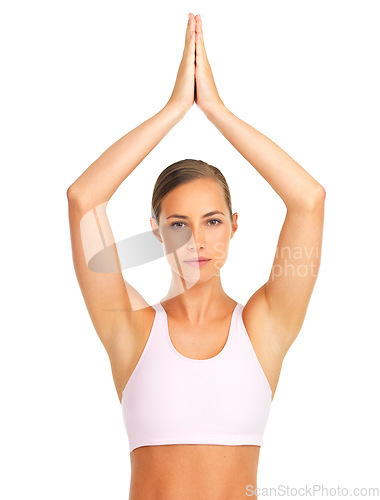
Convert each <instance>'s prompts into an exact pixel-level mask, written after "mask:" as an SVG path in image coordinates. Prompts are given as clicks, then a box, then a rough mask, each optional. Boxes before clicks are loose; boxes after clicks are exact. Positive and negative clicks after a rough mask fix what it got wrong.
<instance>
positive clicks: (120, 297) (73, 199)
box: [67, 15, 195, 365]
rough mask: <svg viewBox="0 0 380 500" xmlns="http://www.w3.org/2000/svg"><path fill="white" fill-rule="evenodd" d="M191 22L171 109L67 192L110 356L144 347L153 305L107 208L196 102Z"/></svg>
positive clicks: (79, 258)
mask: <svg viewBox="0 0 380 500" xmlns="http://www.w3.org/2000/svg"><path fill="white" fill-rule="evenodd" d="M190 17H191V18H190V19H189V21H188V25H187V29H186V36H185V47H184V51H183V57H182V60H181V63H180V66H179V70H178V73H177V78H176V82H175V85H174V89H173V92H172V95H171V97H170V99H169V101H168V102H167V104H166V105H165V107H164V108H163V109H161V110H160V111H159V112H158V113H157V114H156V115H154V116H152V117H151V118H149V119H148V120H147V121H145V122H144V123H142V124H141V125H139V126H138V127H136V128H135V129H133V130H131V131H130V132H129V133H127V134H126V135H125V136H123V137H122V138H121V139H119V140H118V141H117V142H115V143H114V144H113V145H112V146H110V147H109V148H108V149H107V150H106V151H105V152H104V153H103V154H102V155H101V156H100V157H99V158H98V159H97V160H96V161H95V162H94V163H93V164H92V165H90V166H89V167H88V168H87V169H86V170H85V171H84V172H83V174H82V175H81V176H80V177H79V178H78V179H77V180H76V181H75V182H74V183H73V184H72V185H71V186H70V187H69V189H68V190H67V198H68V205H69V222H70V235H71V245H72V252H73V261H74V269H75V273H76V276H77V279H78V283H79V286H80V289H81V292H82V295H83V298H84V301H85V303H86V307H87V309H88V312H89V314H90V317H91V320H92V323H93V325H94V327H95V330H96V332H97V334H98V336H99V338H100V340H101V342H102V343H103V345H104V347H105V348H106V350H107V352H108V354H109V355H111V353H116V354H115V355H116V356H117V357H120V356H121V354H118V353H121V352H122V351H124V349H123V346H126V351H128V352H130V353H132V352H133V351H134V349H133V346H136V345H138V340H137V337H136V332H137V331H138V330H140V331H141V329H140V325H141V326H142V327H143V326H144V322H145V319H144V318H145V317H146V314H145V312H143V311H146V308H148V307H149V304H147V302H146V301H145V300H144V299H143V297H142V296H141V295H140V294H139V293H138V292H137V291H136V290H135V289H134V288H133V287H132V286H131V285H130V284H129V283H127V282H126V281H125V280H124V278H123V275H122V272H121V267H120V262H119V258H118V254H117V249H116V244H115V241H114V237H113V234H112V230H111V227H110V224H109V221H108V218H107V214H106V208H107V204H108V201H109V200H110V198H111V197H112V195H113V194H114V193H115V191H116V190H117V188H118V187H119V186H120V184H121V183H122V182H123V181H124V180H125V179H126V178H127V177H128V176H129V174H130V173H131V172H133V170H134V169H135V168H136V167H137V166H138V165H139V164H140V163H141V161H142V160H143V159H144V158H145V157H146V156H147V155H148V154H149V153H150V152H151V151H152V149H154V147H155V146H156V145H157V144H158V143H159V142H160V141H161V139H162V138H163V137H164V136H165V135H166V134H167V133H168V132H169V131H170V130H171V128H172V127H173V126H174V125H176V124H177V123H178V122H179V121H180V120H181V119H182V118H183V117H184V115H185V114H186V112H187V111H188V110H189V109H190V108H191V106H192V105H193V103H194V86H195V37H194V33H193V34H192V33H191V32H194V30H195V20H194V16H193V15H192V16H190ZM99 252H102V254H101V257H102V259H103V261H102V264H105V266H102V269H101V270H102V271H104V270H107V271H108V272H96V271H94V270H93V269H90V267H91V266H90V267H89V265H88V264H89V262H90V259H91V258H92V257H94V256H95V255H97V254H99ZM97 257H98V255H97ZM95 269H96V268H95ZM138 311H142V312H141V314H139V313H138ZM123 363H124V360H123ZM123 363H120V364H123ZM116 364H117V363H116V362H115V365H116Z"/></svg>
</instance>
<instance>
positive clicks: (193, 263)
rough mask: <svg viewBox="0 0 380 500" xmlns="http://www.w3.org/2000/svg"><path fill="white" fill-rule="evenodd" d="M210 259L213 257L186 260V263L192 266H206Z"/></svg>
mask: <svg viewBox="0 0 380 500" xmlns="http://www.w3.org/2000/svg"><path fill="white" fill-rule="evenodd" d="M210 261H211V259H207V260H185V262H186V264H189V265H190V266H192V267H203V266H205V265H206V264H207V263H208V262H210Z"/></svg>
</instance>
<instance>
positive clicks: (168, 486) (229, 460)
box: [129, 444, 260, 500]
mask: <svg viewBox="0 0 380 500" xmlns="http://www.w3.org/2000/svg"><path fill="white" fill-rule="evenodd" d="M259 454H260V447H259V446H252V445H243V446H222V445H197V444H195V445H192V444H190V445H189V444H185V445H182V444H180V445H163V446H142V447H140V448H136V449H135V450H133V451H132V453H131V454H130V457H131V485H130V496H129V500H185V499H186V500H200V499H202V500H238V499H246V498H247V496H250V497H253V498H255V496H254V495H252V492H253V490H254V489H255V488H256V481H257V467H258V462H259Z"/></svg>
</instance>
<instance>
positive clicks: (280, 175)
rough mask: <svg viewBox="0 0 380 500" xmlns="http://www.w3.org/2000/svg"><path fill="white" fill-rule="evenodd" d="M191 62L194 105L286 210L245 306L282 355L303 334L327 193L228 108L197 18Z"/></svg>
mask: <svg viewBox="0 0 380 500" xmlns="http://www.w3.org/2000/svg"><path fill="white" fill-rule="evenodd" d="M195 63H196V66H195V78H196V89H197V92H196V103H197V105H198V106H199V107H200V108H201V109H202V111H203V112H204V113H205V115H206V116H207V118H208V119H209V120H210V121H211V122H212V123H213V124H214V125H215V127H217V129H218V130H219V131H220V132H221V133H222V134H223V135H224V137H226V139H227V140H228V141H229V142H230V143H231V144H232V145H233V146H234V147H235V148H236V149H237V150H238V151H239V153H240V154H241V155H242V156H244V158H245V159H246V160H247V161H248V162H249V163H250V164H251V165H252V166H253V167H254V168H255V169H256V170H257V171H258V172H259V174H260V175H261V176H262V177H264V179H265V180H266V181H267V182H268V183H269V184H270V185H271V186H272V188H273V189H274V190H275V191H276V193H277V194H278V195H279V196H280V197H281V199H282V200H283V201H284V203H285V205H286V207H287V213H286V218H285V221H284V224H283V227H282V230H281V233H280V237H279V240H278V245H277V248H276V253H275V258H274V262H273V266H272V269H271V272H270V277H269V279H268V281H267V282H266V283H265V284H264V285H263V286H262V287H261V288H260V289H259V290H257V292H255V293H254V294H253V295H252V297H251V298H250V300H249V301H248V303H247V305H246V306H245V319H246V321H247V323H251V324H252V325H253V322H254V320H255V315H256V316H257V315H258V309H257V305H258V304H260V308H261V309H260V314H262V315H263V316H265V317H266V323H265V329H263V331H264V330H265V335H267V336H268V335H269V336H272V338H273V339H274V340H275V342H276V343H277V345H278V346H279V348H280V350H281V351H282V352H283V353H284V352H286V351H287V350H288V349H289V347H290V345H291V344H292V342H293V341H294V340H295V338H296V336H297V334H298V333H299V331H300V329H301V326H302V324H303V321H304V318H305V315H306V310H307V307H308V304H309V300H310V297H311V294H312V291H313V288H314V285H315V282H316V279H317V275H318V270H319V266H320V258H321V246H322V232H323V220H324V200H325V190H324V188H323V187H322V186H321V184H319V183H318V182H317V181H316V180H315V179H314V178H313V177H312V176H311V175H310V174H309V173H308V172H306V170H305V169H304V168H302V167H301V166H300V165H299V164H298V163H297V162H296V161H294V160H293V159H292V158H291V157H290V156H289V155H288V154H287V153H285V151H283V150H282V149H281V148H280V147H279V146H277V145H276V144H275V143H274V142H273V141H271V140H270V139H269V138H268V137H266V136H265V135H263V134H262V133H260V132H259V131H258V130H256V129H255V128H253V127H252V126H251V125H249V124H247V123H245V122H244V121H242V120H240V119H239V118H238V117H237V116H235V115H234V114H233V113H232V112H231V111H229V110H228V109H227V108H226V106H225V105H224V103H223V102H222V100H221V99H220V97H219V94H218V92H217V89H216V86H215V82H214V79H213V75H212V71H211V67H210V64H209V61H208V59H207V56H206V51H205V45H204V40H203V30H202V22H201V20H200V16H196V61H195ZM263 334H264V333H263ZM257 335H259V333H257ZM273 339H271V340H273ZM258 342H260V339H258ZM272 344H273V342H272Z"/></svg>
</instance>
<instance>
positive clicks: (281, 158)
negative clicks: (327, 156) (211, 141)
mask: <svg viewBox="0 0 380 500" xmlns="http://www.w3.org/2000/svg"><path fill="white" fill-rule="evenodd" d="M206 116H207V118H208V119H209V120H210V121H211V122H212V123H213V124H214V125H215V127H216V128H217V129H218V130H219V131H220V132H221V133H222V134H223V135H224V137H225V138H226V139H227V140H228V141H229V142H230V143H231V144H232V145H233V146H234V147H235V148H236V149H237V150H238V151H239V153H240V154H241V155H242V156H244V158H245V159H246V160H247V161H248V162H249V163H250V164H251V165H252V166H253V167H254V168H255V169H256V170H257V171H258V172H259V174H261V175H262V177H264V179H265V180H266V181H267V182H268V183H269V184H270V185H271V186H272V188H273V189H274V190H275V191H276V193H277V194H278V195H279V196H280V197H281V198H282V200H283V202H284V203H285V205H286V206H287V208H305V207H307V208H310V207H311V208H312V207H313V206H314V204H315V203H316V202H317V203H318V202H319V201H320V200H321V198H322V197H321V195H324V189H323V187H322V186H321V185H320V184H319V183H318V182H317V181H316V180H315V179H314V178H313V177H312V176H311V175H310V174H309V173H308V172H306V170H305V169H303V168H302V167H301V165H299V164H298V163H297V162H296V161H294V160H293V159H292V158H291V157H290V156H289V155H288V154H287V153H285V151H284V150H283V149H281V148H280V147H279V146H277V144H275V143H274V142H273V141H272V140H271V139H269V138H268V137H266V136H265V135H263V134H262V133H261V132H259V131H258V130H256V129H254V128H253V127H252V126H251V125H249V124H248V123H245V122H244V121H243V120H241V119H240V118H238V117H237V116H235V115H234V114H233V113H232V112H231V111H229V110H228V109H227V108H226V107H225V106H224V105H221V106H219V107H218V108H216V109H214V110H213V111H212V112H209V113H207V115H206Z"/></svg>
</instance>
